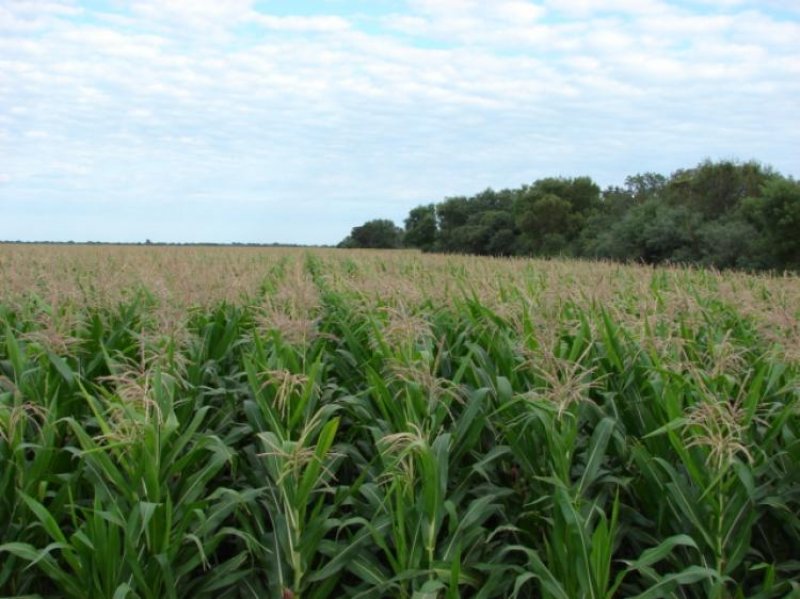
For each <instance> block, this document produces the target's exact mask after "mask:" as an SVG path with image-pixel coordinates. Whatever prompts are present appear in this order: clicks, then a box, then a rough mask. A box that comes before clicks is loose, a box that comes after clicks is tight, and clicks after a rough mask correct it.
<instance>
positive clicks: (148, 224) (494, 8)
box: [0, 0, 800, 244]
mask: <svg viewBox="0 0 800 599" xmlns="http://www.w3.org/2000/svg"><path fill="white" fill-rule="evenodd" d="M707 158H709V159H712V160H723V159H725V160H727V159H734V160H742V161H746V160H751V159H755V160H758V161H760V162H762V163H763V164H766V165H769V166H771V167H773V168H774V169H776V170H777V171H779V172H781V173H783V174H785V175H789V176H793V177H798V176H800V2H797V1H796V0H752V1H751V0H697V1H689V0H682V1H670V2H668V1H662V0H537V1H525V0H406V1H402V0H399V1H391V2H390V1H388V0H319V1H316V2H307V1H302V0H261V1H257V0H130V1H123V0H86V1H78V0H47V1H39V0H0V239H5V240H27V241H31V240H51V241H69V240H74V241H120V242H141V241H145V240H147V239H150V240H152V241H154V242H155V241H162V242H217V243H226V242H256V243H301V244H331V243H336V242H338V241H339V240H341V239H342V238H343V237H345V236H346V235H347V234H348V233H349V231H350V229H351V228H352V227H354V226H356V225H359V224H361V223H363V222H365V221H366V220H369V219H372V218H391V219H393V220H395V222H397V223H398V224H402V221H403V219H404V218H405V216H406V215H407V214H408V211H409V210H410V209H411V208H413V207H414V206H417V205H419V204H427V203H431V202H438V201H441V200H442V199H444V198H445V197H449V196H455V195H472V194H475V193H477V192H479V191H481V190H483V189H486V188H487V187H492V188H494V189H502V188H510V187H518V186H520V185H522V184H525V183H532V182H533V181H535V180H536V179H539V178H542V177H548V176H564V177H574V176H584V175H588V176H590V177H592V178H593V179H594V180H595V181H596V182H597V183H598V184H600V185H601V186H602V187H605V186H607V185H621V184H622V183H623V182H624V180H625V177H626V176H629V175H634V174H636V173H641V172H648V171H654V172H659V173H662V174H665V175H669V174H670V173H672V172H674V171H675V170H677V169H680V168H687V167H691V166H694V165H696V164H697V163H699V162H700V161H702V160H704V159H707Z"/></svg>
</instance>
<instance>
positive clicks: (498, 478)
mask: <svg viewBox="0 0 800 599" xmlns="http://www.w3.org/2000/svg"><path fill="white" fill-rule="evenodd" d="M0 283H2V287H0V596H3V597H31V598H32V597H42V598H44V597H67V598H76V599H134V598H136V599H163V598H169V599H178V598H181V599H182V598H192V599H203V598H213V599H224V598H238V597H242V598H245V597H252V598H263V597H275V598H279V599H300V598H303V599H305V598H308V599H323V598H326V597H331V598H338V597H361V598H365V599H366V598H380V597H391V598H408V599H436V598H446V599H453V598H457V597H480V598H490V597H499V598H507V597H520V598H523V597H542V598H547V599H572V598H591V599H605V598H611V597H638V598H640V599H645V598H648V599H649V598H658V597H678V598H698V599H699V598H712V599H722V598H750V599H767V598H770V597H800V407H799V403H798V402H799V400H800V279H798V278H796V277H793V276H784V277H779V276H773V277H767V276H748V275H744V274H736V273H719V272H714V271H708V270H692V269H682V268H658V269H652V268H646V267H637V266H620V265H615V264H609V263H589V262H569V261H558V260H553V261H536V260H523V259H513V260H499V259H489V258H470V257H457V256H451V257H443V256H431V255H421V254H418V253H414V252H402V251H398V252H370V251H364V252H359V251H345V250H341V251H334V250H279V249H274V250H273V249H269V250H266V249H255V248H157V247H91V246H88V247H87V246H75V247H66V246H61V247H52V246H51V247H46V246H10V245H7V246H0Z"/></svg>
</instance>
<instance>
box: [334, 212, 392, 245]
mask: <svg viewBox="0 0 800 599" xmlns="http://www.w3.org/2000/svg"><path fill="white" fill-rule="evenodd" d="M402 245H403V230H402V229H401V228H400V227H398V226H397V225H395V224H394V222H392V221H391V220H388V219H381V218H379V219H374V220H370V221H367V222H365V223H364V224H363V225H360V226H358V227H353V229H352V230H351V231H350V235H349V236H347V237H346V238H345V239H343V240H342V241H341V243H339V247H341V248H376V249H379V248H384V249H393V248H399V247H402Z"/></svg>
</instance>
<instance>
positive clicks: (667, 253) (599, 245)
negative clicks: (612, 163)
mask: <svg viewBox="0 0 800 599" xmlns="http://www.w3.org/2000/svg"><path fill="white" fill-rule="evenodd" d="M354 231H355V229H354ZM799 232H800V183H798V182H797V181H794V180H792V179H789V178H786V177H783V176H781V175H779V174H777V173H775V172H773V171H771V170H770V169H768V168H765V167H762V166H761V165H759V164H757V163H755V162H747V163H743V164H738V163H734V162H730V161H722V162H710V161H706V162H703V163H701V164H699V165H698V166H696V167H695V168H692V169H686V170H679V171H677V172H675V173H673V174H672V176H670V177H669V178H667V177H664V176H663V175H659V174H655V173H645V174H639V175H635V176H632V177H628V178H627V179H626V180H625V185H624V186H622V187H610V188H608V189H606V190H604V191H601V190H600V188H599V187H598V186H597V185H596V184H595V183H594V182H593V181H592V180H591V179H590V178H588V177H578V178H574V179H567V178H547V179H540V180H538V181H536V182H534V183H533V184H532V185H524V186H522V187H520V188H518V189H505V190H502V191H493V190H491V189H487V190H486V191H483V192H481V193H479V194H477V195H475V196H472V197H452V198H447V199H445V200H444V201H442V202H440V203H439V204H436V205H434V204H430V205H427V206H418V207H417V208H414V209H413V210H412V211H411V212H410V213H409V216H408V218H407V219H406V221H405V245H406V246H407V247H415V248H419V249H422V250H423V251H439V252H448V253H469V254H481V255H490V256H515V255H523V256H555V255H561V256H573V257H587V258H607V259H613V260H620V261H636V262H643V263H647V264H662V263H690V264H700V265H705V266H714V267H717V268H731V267H734V268H742V269H750V270H760V269H775V270H786V269H790V270H797V269H800V233H799ZM348 239H350V240H353V239H354V236H351V238H348ZM393 243H394V244H395V245H396V239H395V240H394V241H393ZM348 247H362V246H361V245H360V244H359V243H350V244H349V245H348ZM363 247H376V246H375V245H374V243H373V244H372V245H363ZM382 247H392V246H389V245H384V246H382Z"/></svg>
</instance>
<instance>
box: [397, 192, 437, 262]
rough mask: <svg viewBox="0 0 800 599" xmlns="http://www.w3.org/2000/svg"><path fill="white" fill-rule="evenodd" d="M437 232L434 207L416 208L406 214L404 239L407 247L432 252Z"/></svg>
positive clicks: (429, 205) (430, 205) (431, 205)
mask: <svg viewBox="0 0 800 599" xmlns="http://www.w3.org/2000/svg"><path fill="white" fill-rule="evenodd" d="M437 232H438V230H437V227H436V207H435V206H434V205H433V204H428V205H427V206H417V207H416V208H413V209H412V210H411V212H409V213H408V218H406V220H405V237H404V242H405V245H406V246H407V247H414V248H419V249H421V250H422V251H424V252H429V251H432V250H433V249H434V246H435V245H436V237H437Z"/></svg>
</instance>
